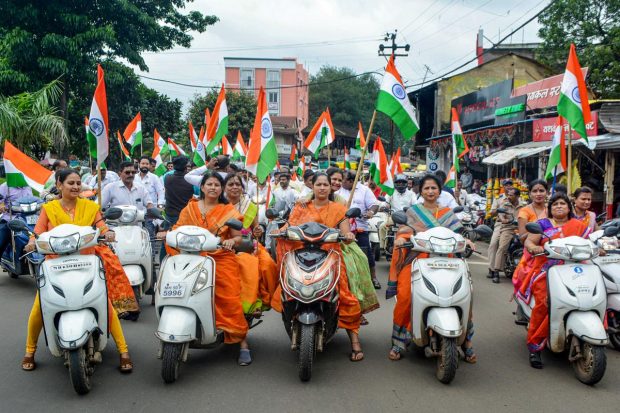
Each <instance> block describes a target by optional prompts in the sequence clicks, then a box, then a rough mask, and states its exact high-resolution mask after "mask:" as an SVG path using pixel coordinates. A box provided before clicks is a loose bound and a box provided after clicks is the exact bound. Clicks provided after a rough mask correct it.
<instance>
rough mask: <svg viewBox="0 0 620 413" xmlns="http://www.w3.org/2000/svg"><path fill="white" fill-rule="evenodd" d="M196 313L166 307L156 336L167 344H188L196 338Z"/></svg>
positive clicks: (185, 309) (180, 308) (181, 308)
mask: <svg viewBox="0 0 620 413" xmlns="http://www.w3.org/2000/svg"><path fill="white" fill-rule="evenodd" d="M196 318H197V316H196V313H195V312H194V311H192V310H190V309H189V308H184V307H173V306H167V307H164V309H163V311H162V313H161V316H160V317H159V325H158V326H157V332H156V333H155V335H156V336H157V337H158V338H159V339H160V340H162V341H164V342H166V343H186V342H188V341H192V340H194V339H195V338H196Z"/></svg>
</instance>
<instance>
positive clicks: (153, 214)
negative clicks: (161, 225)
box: [146, 208, 164, 220]
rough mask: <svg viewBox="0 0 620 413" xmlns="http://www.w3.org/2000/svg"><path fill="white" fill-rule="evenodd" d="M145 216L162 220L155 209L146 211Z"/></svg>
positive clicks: (159, 213)
mask: <svg viewBox="0 0 620 413" xmlns="http://www.w3.org/2000/svg"><path fill="white" fill-rule="evenodd" d="M146 216H147V217H148V218H151V219H162V220H163V219H164V216H163V215H162V214H161V211H160V210H159V209H157V208H149V209H147V210H146Z"/></svg>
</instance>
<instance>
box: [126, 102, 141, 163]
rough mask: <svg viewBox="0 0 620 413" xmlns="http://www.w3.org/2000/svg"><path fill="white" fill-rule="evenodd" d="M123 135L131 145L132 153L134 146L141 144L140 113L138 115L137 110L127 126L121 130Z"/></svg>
mask: <svg viewBox="0 0 620 413" xmlns="http://www.w3.org/2000/svg"><path fill="white" fill-rule="evenodd" d="M123 137H124V138H125V141H127V143H128V144H129V146H130V147H131V154H132V155H133V150H134V149H135V148H136V146H140V145H141V144H142V115H140V112H138V114H137V115H136V117H135V118H133V120H132V121H131V122H130V123H129V125H127V128H125V131H124V132H123Z"/></svg>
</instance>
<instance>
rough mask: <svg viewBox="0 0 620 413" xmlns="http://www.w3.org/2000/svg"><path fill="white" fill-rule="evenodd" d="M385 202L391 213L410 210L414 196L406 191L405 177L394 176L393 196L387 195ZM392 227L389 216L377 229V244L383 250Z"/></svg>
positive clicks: (401, 175) (402, 175)
mask: <svg viewBox="0 0 620 413" xmlns="http://www.w3.org/2000/svg"><path fill="white" fill-rule="evenodd" d="M385 202H387V203H388V204H389V205H390V208H391V209H392V210H393V211H404V210H405V208H410V207H411V205H413V204H414V202H415V194H414V193H413V192H412V191H410V190H409V189H407V176H406V175H404V174H398V175H396V178H395V179H394V194H393V195H391V196H390V195H388V196H387V197H386V198H385ZM392 225H394V223H393V222H392V217H391V216H390V217H389V218H388V219H387V221H386V222H384V223H383V224H381V226H380V227H379V244H380V246H381V248H382V249H383V248H385V237H386V236H387V232H388V229H389V227H391V226H392Z"/></svg>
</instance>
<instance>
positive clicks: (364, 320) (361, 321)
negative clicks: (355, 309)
mask: <svg viewBox="0 0 620 413" xmlns="http://www.w3.org/2000/svg"><path fill="white" fill-rule="evenodd" d="M368 324H369V322H368V320H367V319H366V317H364V316H362V318H361V319H360V325H363V326H367V325H368Z"/></svg>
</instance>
